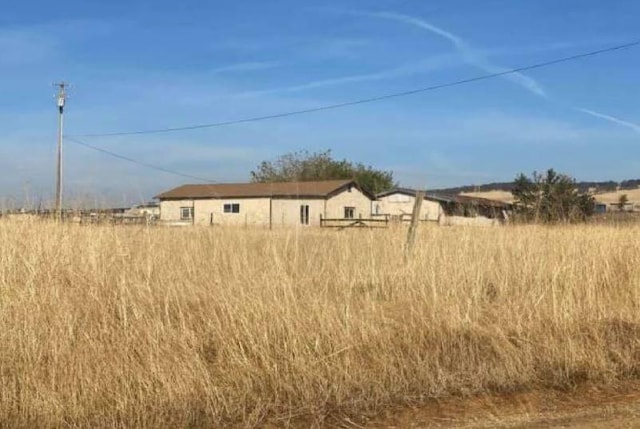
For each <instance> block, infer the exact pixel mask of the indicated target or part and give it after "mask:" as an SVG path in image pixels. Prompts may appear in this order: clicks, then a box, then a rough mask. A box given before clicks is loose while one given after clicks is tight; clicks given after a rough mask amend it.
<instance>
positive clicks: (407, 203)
mask: <svg viewBox="0 0 640 429" xmlns="http://www.w3.org/2000/svg"><path fill="white" fill-rule="evenodd" d="M415 200H416V198H415V197H413V196H410V195H404V194H400V193H397V194H391V195H387V196H384V197H381V198H379V199H378V201H375V202H374V203H373V213H374V214H377V215H396V216H397V215H403V214H404V215H408V216H410V215H411V214H412V213H413V206H414V204H415ZM376 207H377V212H376ZM442 216H444V211H443V210H442V207H441V206H440V203H438V202H435V201H430V200H424V201H423V202H422V208H421V209H420V219H425V220H431V221H437V220H438V219H439V218H441V217H442Z"/></svg>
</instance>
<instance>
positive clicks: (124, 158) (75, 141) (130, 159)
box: [65, 136, 217, 184]
mask: <svg viewBox="0 0 640 429" xmlns="http://www.w3.org/2000/svg"><path fill="white" fill-rule="evenodd" d="M65 139H66V140H68V141H71V142H73V143H75V144H77V145H80V146H84V147H86V148H87V149H92V150H95V151H97V152H100V153H103V154H105V155H109V156H112V157H114V158H118V159H121V160H123V161H127V162H130V163H132V164H137V165H140V166H142V167H147V168H150V169H153V170H157V171H162V172H164V173H169V174H173V175H175V176H181V177H185V178H187V179H194V180H198V181H200V182H205V183H210V184H212V183H217V182H216V181H215V180H210V179H205V178H204V177H198V176H194V175H191V174H187V173H181V172H179V171H175V170H170V169H168V168H164V167H160V166H158V165H154V164H149V163H148V162H144V161H138V160H137V159H133V158H129V157H128V156H124V155H120V154H119V153H115V152H111V151H109V150H106V149H103V148H101V147H98V146H94V145H91V144H89V143H85V142H83V141H81V140H78V139H77V138H76V137H71V136H65Z"/></svg>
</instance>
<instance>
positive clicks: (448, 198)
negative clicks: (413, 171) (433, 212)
mask: <svg viewBox="0 0 640 429" xmlns="http://www.w3.org/2000/svg"><path fill="white" fill-rule="evenodd" d="M416 192H417V191H416V190H415V189H409V188H395V189H390V190H388V191H384V192H381V193H379V194H378V195H376V197H377V198H383V197H386V196H389V195H393V194H403V195H408V196H411V197H415V196H416ZM424 199H425V200H430V201H436V202H439V203H457V204H466V205H479V206H486V207H495V208H504V209H509V208H511V207H513V204H510V203H506V202H503V201H497V200H490V199H487V198H479V197H471V196H468V195H446V194H434V193H429V192H427V193H426V194H425V196H424Z"/></svg>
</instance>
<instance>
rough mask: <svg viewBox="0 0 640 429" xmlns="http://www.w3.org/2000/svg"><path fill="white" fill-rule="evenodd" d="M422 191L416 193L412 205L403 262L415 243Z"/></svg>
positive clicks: (409, 254)
mask: <svg viewBox="0 0 640 429" xmlns="http://www.w3.org/2000/svg"><path fill="white" fill-rule="evenodd" d="M424 194H425V193H424V191H417V192H416V201H415V203H414V204H413V214H412V215H411V225H409V232H408V233H407V242H406V244H405V248H404V252H405V253H404V257H405V260H408V259H409V257H410V256H411V254H412V253H413V246H414V244H415V241H416V231H417V230H418V224H419V223H420V210H421V209H422V201H423V200H424Z"/></svg>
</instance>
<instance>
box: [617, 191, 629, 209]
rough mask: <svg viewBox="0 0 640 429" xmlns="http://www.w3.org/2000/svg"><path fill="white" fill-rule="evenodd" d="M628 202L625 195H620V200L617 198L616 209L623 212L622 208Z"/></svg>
mask: <svg viewBox="0 0 640 429" xmlns="http://www.w3.org/2000/svg"><path fill="white" fill-rule="evenodd" d="M628 202H629V197H627V194H622V195H620V198H618V207H620V211H624V206H626V205H627V203H628Z"/></svg>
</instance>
